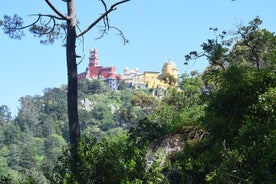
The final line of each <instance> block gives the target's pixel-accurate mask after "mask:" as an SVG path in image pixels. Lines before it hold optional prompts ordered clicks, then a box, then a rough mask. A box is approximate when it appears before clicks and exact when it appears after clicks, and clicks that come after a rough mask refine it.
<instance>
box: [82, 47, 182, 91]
mask: <svg viewBox="0 0 276 184" xmlns="http://www.w3.org/2000/svg"><path fill="white" fill-rule="evenodd" d="M89 54H90V56H89V65H88V67H87V68H86V71H85V72H83V73H80V74H78V80H82V79H89V80H92V79H102V80H106V82H107V84H108V86H109V88H110V89H111V90H117V88H118V85H119V82H120V81H124V83H125V84H126V87H127V88H157V87H158V88H163V89H167V88H168V86H169V85H168V84H167V83H164V82H163V81H161V80H160V79H159V78H160V76H161V75H164V74H167V73H169V74H170V75H172V76H173V77H174V78H176V79H178V68H177V67H176V64H175V63H174V62H172V61H171V60H169V61H167V62H166V63H165V64H164V65H163V68H162V73H159V72H153V71H145V72H143V73H140V72H139V69H138V68H136V69H128V68H125V69H124V73H123V74H117V73H116V68H115V66H112V67H104V66H100V65H99V59H98V51H97V49H94V50H90V51H89ZM176 85H177V84H176Z"/></svg>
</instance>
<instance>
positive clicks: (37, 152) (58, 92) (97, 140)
mask: <svg viewBox="0 0 276 184" xmlns="http://www.w3.org/2000/svg"><path fill="white" fill-rule="evenodd" d="M260 24H261V20H260V19H259V18H256V19H254V20H253V21H251V22H250V23H249V25H248V26H243V27H240V28H239V29H238V30H237V32H236V33H235V35H234V36H233V35H228V34H226V32H225V31H223V32H222V33H221V34H216V35H217V36H216V37H215V38H214V39H208V40H207V42H206V43H203V44H202V52H197V51H192V52H191V53H189V54H188V55H187V56H186V59H187V61H189V60H190V59H196V58H198V57H206V59H207V60H208V61H209V63H210V65H209V67H207V68H206V70H205V71H204V73H203V74H199V73H197V72H192V73H191V74H190V75H187V74H182V75H181V76H180V77H179V78H180V79H179V81H178V82H179V86H178V88H175V87H171V88H170V89H169V92H168V95H167V96H166V97H165V98H163V99H159V98H156V97H153V96H152V90H153V89H147V90H145V89H144V90H141V89H140V90H137V89H125V88H124V87H123V85H122V86H121V87H120V90H119V91H109V90H108V87H107V86H106V84H105V83H104V82H103V81H99V80H93V81H88V80H87V81H85V80H84V81H81V82H79V114H80V126H81V132H82V137H81V139H80V140H79V152H78V157H79V160H80V161H79V163H78V164H77V165H75V166H74V167H75V168H78V169H79V171H80V175H78V176H76V175H74V174H72V173H73V172H72V170H73V169H75V168H72V165H71V164H70V159H71V158H72V157H71V156H72V155H71V154H70V148H69V145H67V143H68V141H69V140H68V123H67V122H68V118H67V114H66V108H67V106H66V90H67V89H66V86H62V87H60V88H53V89H45V90H44V94H43V95H42V96H25V97H22V98H21V99H20V104H21V107H20V109H19V113H18V115H17V116H16V117H15V118H12V117H11V114H10V112H9V109H8V107H7V106H5V105H2V106H0V126H1V128H0V145H1V146H0V149H1V152H0V175H1V182H2V183H16V182H20V183H129V184H130V183H136V184H138V183H154V184H155V183H176V184H178V183H267V184H270V183H275V182H276V73H275V69H276V36H275V35H274V33H271V32H269V31H267V30H265V29H261V28H260ZM212 30H213V31H215V32H216V33H217V32H218V30H217V29H212ZM234 38H235V39H234ZM170 150H173V151H170Z"/></svg>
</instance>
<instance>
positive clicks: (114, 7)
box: [77, 0, 130, 37]
mask: <svg viewBox="0 0 276 184" xmlns="http://www.w3.org/2000/svg"><path fill="white" fill-rule="evenodd" d="M128 1H130V0H123V1H119V2H117V3H115V4H113V5H111V6H110V8H109V9H108V10H107V11H105V12H104V13H103V14H102V15H101V16H100V17H98V18H97V19H96V20H95V21H94V22H92V24H90V25H89V26H88V27H87V28H86V29H85V30H83V31H82V32H81V33H79V34H78V35H77V37H80V36H82V35H84V34H85V33H87V32H88V31H89V30H90V29H92V28H93V27H94V26H95V25H97V24H98V23H99V22H100V21H101V20H102V19H104V18H105V17H106V16H107V15H108V14H109V13H110V12H112V11H114V10H116V6H118V5H120V4H123V3H126V2H128Z"/></svg>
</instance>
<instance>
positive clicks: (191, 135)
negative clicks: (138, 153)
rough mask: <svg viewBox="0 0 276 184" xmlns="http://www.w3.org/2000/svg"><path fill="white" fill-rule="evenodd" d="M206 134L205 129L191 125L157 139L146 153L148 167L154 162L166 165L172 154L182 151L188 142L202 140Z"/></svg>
mask: <svg viewBox="0 0 276 184" xmlns="http://www.w3.org/2000/svg"><path fill="white" fill-rule="evenodd" d="M206 135H207V132H205V131H204V130H202V129H199V128H196V127H194V126H189V127H183V128H182V129H180V130H179V131H177V132H174V133H171V134H168V135H165V136H163V137H161V138H159V139H157V140H155V141H154V142H152V143H151V144H150V146H149V149H148V152H147V155H146V161H147V167H148V168H150V167H151V166H152V165H153V164H160V165H161V166H162V165H164V164H165V162H166V160H167V159H168V158H169V157H170V156H172V155H173V154H175V153H178V152H181V151H182V150H183V149H184V148H185V146H186V144H188V143H191V142H196V141H201V140H202V139H203V138H204V137H205V136H206ZM157 162H158V163H157Z"/></svg>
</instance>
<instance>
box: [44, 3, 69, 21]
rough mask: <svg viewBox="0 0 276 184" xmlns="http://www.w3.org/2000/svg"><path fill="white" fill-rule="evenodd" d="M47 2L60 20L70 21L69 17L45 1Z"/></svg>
mask: <svg viewBox="0 0 276 184" xmlns="http://www.w3.org/2000/svg"><path fill="white" fill-rule="evenodd" d="M45 2H46V3H47V4H48V6H49V7H50V8H51V9H52V10H53V11H54V12H55V13H56V14H57V15H58V16H59V19H62V20H68V19H69V17H68V16H66V15H64V14H63V13H61V12H60V11H59V10H58V9H56V7H55V6H54V5H53V4H52V3H51V2H50V1H49V0H45Z"/></svg>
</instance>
